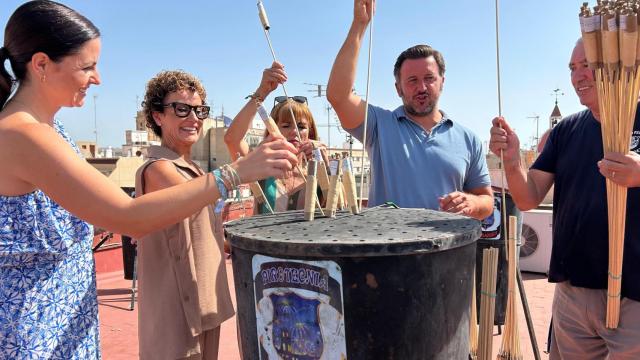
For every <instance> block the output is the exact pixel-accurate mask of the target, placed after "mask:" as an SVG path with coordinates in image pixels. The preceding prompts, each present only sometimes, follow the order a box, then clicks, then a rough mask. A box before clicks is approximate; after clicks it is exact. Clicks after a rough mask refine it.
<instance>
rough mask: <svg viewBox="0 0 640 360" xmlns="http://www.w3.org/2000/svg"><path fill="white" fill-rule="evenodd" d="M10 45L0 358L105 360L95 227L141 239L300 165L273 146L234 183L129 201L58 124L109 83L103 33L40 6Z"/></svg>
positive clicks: (6, 51) (212, 182)
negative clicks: (61, 114) (103, 76)
mask: <svg viewBox="0 0 640 360" xmlns="http://www.w3.org/2000/svg"><path fill="white" fill-rule="evenodd" d="M4 34H5V35H4V44H3V46H1V47H0V107H1V108H2V110H1V111H0V164H2V171H0V359H99V358H100V351H99V335H98V303H97V297H96V283H95V270H94V269H95V266H94V261H93V254H92V252H91V247H92V239H93V230H92V225H90V224H94V225H96V226H99V227H102V228H105V229H109V230H111V231H114V232H117V233H122V234H128V235H131V236H133V237H137V238H139V237H141V236H143V235H145V234H147V233H149V232H151V231H155V230H157V229H161V228H163V227H166V226H168V225H170V224H175V223H176V222H179V221H182V219H184V218H187V217H189V216H191V215H192V214H194V213H196V212H198V211H201V210H202V209H203V208H204V207H206V206H208V205H210V204H212V203H214V202H215V201H216V200H218V199H219V198H221V197H224V195H225V194H226V192H227V190H228V189H230V188H231V187H232V185H233V184H234V183H237V182H246V181H255V180H258V179H261V178H265V177H268V176H282V175H283V174H284V173H285V172H286V171H288V170H290V169H291V168H292V167H293V166H295V165H296V164H297V158H296V155H295V153H296V152H297V150H296V149H295V148H293V147H292V146H291V145H290V144H288V143H286V141H284V140H279V141H271V142H266V143H264V144H263V145H261V146H260V147H259V148H258V149H257V151H254V152H252V154H249V155H247V156H246V157H244V158H242V159H239V160H238V161H235V162H234V163H233V164H231V165H230V166H231V168H232V169H233V170H232V171H229V172H227V173H225V174H222V173H220V172H218V173H215V174H214V173H209V174H203V175H202V176H198V177H197V178H195V179H193V180H191V181H188V182H184V183H182V184H180V185H177V186H174V187H171V188H167V189H163V190H158V191H154V192H152V193H149V194H148V195H142V196H140V197H138V198H135V199H131V198H130V197H129V196H128V195H127V194H126V193H125V192H124V191H122V190H121V189H120V188H118V187H117V186H116V185H115V184H114V183H113V182H112V181H111V180H109V179H107V178H106V177H105V176H104V175H102V174H101V173H100V172H99V171H98V170H96V169H95V168H94V167H93V166H91V165H89V164H88V163H87V162H86V161H85V160H84V159H82V158H81V156H80V153H79V151H78V149H77V147H76V146H75V144H74V143H73V141H72V140H71V139H70V137H69V136H68V134H67V133H66V132H65V130H64V128H63V126H62V124H61V123H60V121H59V120H57V119H55V115H56V113H57V112H58V110H60V108H61V107H80V106H82V105H83V104H84V100H85V97H86V94H87V90H88V89H89V88H90V87H91V86H92V85H98V84H100V76H99V74H98V70H97V63H98V58H99V55H100V32H99V30H98V29H97V28H96V27H95V26H94V25H93V23H91V21H89V20H88V19H86V18H85V17H83V16H82V15H80V14H79V13H77V12H76V11H74V10H72V9H70V8H68V7H67V6H64V5H62V4H59V3H56V2H52V1H46V0H35V1H29V2H26V3H24V4H23V5H21V6H20V7H18V8H17V9H16V10H15V12H14V13H13V14H12V15H11V17H10V18H9V20H8V22H7V25H6V27H5V32H4ZM7 66H9V67H10V68H11V70H12V73H13V74H14V76H13V77H12V76H11V75H10V74H9V72H8V71H7V68H6V67H7ZM176 101H177V100H176ZM165 104H166V103H165ZM196 111H198V110H197V109H196ZM199 112H200V113H202V109H200V110H199ZM183 131H186V132H189V131H190V129H185V130H183ZM229 173H232V174H235V175H233V176H236V177H239V179H237V178H232V177H233V176H231V175H229ZM180 256H182V254H180ZM185 256H186V255H185ZM178 260H179V259H178V258H177V257H176V258H175V259H174V262H177V261H178ZM180 261H182V258H180ZM167 266H170V265H169V264H167ZM193 335H195V334H193ZM163 355H164V354H159V355H158V357H160V356H163ZM158 357H156V358H158Z"/></svg>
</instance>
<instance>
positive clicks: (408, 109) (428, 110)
mask: <svg viewBox="0 0 640 360" xmlns="http://www.w3.org/2000/svg"><path fill="white" fill-rule="evenodd" d="M434 107H435V106H433V105H430V106H427V108H426V109H424V111H417V110H416V109H415V108H414V107H413V106H411V105H409V104H404V111H405V112H406V113H407V114H409V115H412V116H417V117H423V116H428V115H431V113H432V112H433V108H434Z"/></svg>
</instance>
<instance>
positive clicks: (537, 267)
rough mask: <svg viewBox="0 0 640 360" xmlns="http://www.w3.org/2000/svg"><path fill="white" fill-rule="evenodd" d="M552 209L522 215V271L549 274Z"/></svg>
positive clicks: (527, 212) (536, 210) (531, 211)
mask: <svg viewBox="0 0 640 360" xmlns="http://www.w3.org/2000/svg"><path fill="white" fill-rule="evenodd" d="M552 215H553V211H552V210H551V209H540V208H538V209H534V210H529V211H525V212H523V213H522V236H521V242H522V246H520V270H522V271H530V272H537V273H545V274H547V273H549V262H550V260H551V238H552V235H551V223H552Z"/></svg>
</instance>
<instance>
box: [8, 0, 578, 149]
mask: <svg viewBox="0 0 640 360" xmlns="http://www.w3.org/2000/svg"><path fill="white" fill-rule="evenodd" d="M63 2H64V3H65V4H67V5H68V6H70V7H72V8H74V9H76V10H77V11H79V12H80V13H82V14H83V15H85V16H86V17H88V18H89V19H90V20H91V21H93V22H94V23H95V24H96V25H97V26H98V27H99V28H100V30H101V32H102V44H103V45H102V55H101V59H100V63H99V70H100V72H101V76H102V85H100V86H97V87H92V88H91V90H90V92H89V95H88V96H87V102H86V103H85V106H84V107H83V108H79V109H78V108H74V109H63V110H62V111H60V113H59V114H58V118H59V119H61V120H62V121H63V122H64V123H65V125H66V127H67V129H68V130H69V132H70V133H71V135H72V136H73V137H74V138H75V139H76V140H91V139H93V138H94V134H93V127H94V125H93V124H94V112H93V95H94V94H95V95H97V96H98V97H97V122H98V137H99V143H100V146H106V145H112V146H120V145H121V144H122V143H124V131H125V130H126V129H131V128H133V127H134V124H135V123H134V117H135V112H136V109H137V104H136V101H137V102H140V101H141V99H142V96H143V95H144V86H145V83H146V81H147V80H149V79H150V78H151V77H152V76H153V75H155V74H156V73H157V72H159V71H161V70H168V69H183V70H186V71H188V72H191V73H193V74H194V75H196V76H198V77H199V78H200V79H201V80H202V82H203V84H204V85H205V87H206V89H207V91H208V98H209V103H212V105H213V112H214V113H215V114H216V115H218V114H220V112H221V110H222V107H223V106H224V112H225V115H228V116H231V117H233V116H234V115H235V114H236V113H237V112H238V111H239V110H240V108H241V107H242V106H243V105H244V103H245V100H244V97H245V96H246V95H248V94H250V93H252V92H253V91H254V90H255V88H256V87H257V86H258V83H259V81H260V77H261V74H262V70H263V69H264V68H265V67H268V66H270V64H271V61H272V59H271V53H270V52H269V48H268V46H267V42H266V40H265V37H264V34H263V31H262V28H261V25H260V21H259V19H258V14H257V7H256V2H255V1H253V0H235V1H223V0H206V1H205V0H186V1H182V2H176V1H163V0H155V1H150V0H130V1H122V0H109V1H100V0H69V1H63ZM2 3H3V5H2V7H1V9H0V23H1V24H2V25H1V26H2V29H1V31H2V36H3V37H4V26H5V25H6V22H7V19H8V18H9V16H10V15H11V13H12V12H13V11H14V10H15V8H16V7H17V6H19V4H21V3H23V1H16V0H2ZM581 3H582V2H581V1H551V0H539V1H536V2H524V1H516V0H510V1H501V2H500V51H501V78H502V103H503V114H504V115H505V116H506V117H507V119H508V120H509V121H510V122H511V123H512V124H513V126H514V127H515V128H516V132H517V133H518V135H519V136H520V139H521V142H522V143H531V141H532V139H531V137H532V136H534V135H535V121H534V120H533V119H529V118H527V117H530V116H533V115H536V114H537V115H539V116H540V129H541V130H540V132H542V131H543V130H544V129H545V128H546V126H547V124H548V117H549V115H550V113H551V110H552V108H553V104H554V97H553V96H552V95H551V94H552V92H553V91H552V90H553V89H555V88H560V89H561V90H562V92H563V93H564V96H561V97H560V98H559V106H560V110H561V111H562V114H563V115H568V114H570V113H573V112H576V111H579V110H581V109H583V107H582V106H581V105H580V104H579V102H578V99H577V97H576V95H575V93H574V91H573V88H572V87H571V82H570V79H569V71H568V67H567V64H568V61H569V57H570V54H571V50H572V48H573V46H574V44H575V41H576V39H577V38H578V37H579V36H580V31H579V23H578V16H577V14H578V11H579V7H580V5H581ZM264 6H265V8H266V11H267V14H268V17H269V20H270V23H271V27H272V28H271V38H272V42H273V46H274V48H275V52H276V55H277V56H278V60H280V61H281V62H282V63H283V64H284V65H285V68H286V70H287V72H288V76H289V81H288V83H287V84H286V87H287V91H288V93H289V95H306V96H308V97H309V105H310V107H311V110H312V112H313V114H314V116H315V118H316V121H318V122H319V124H320V125H326V124H327V111H326V110H325V107H326V105H327V101H326V99H325V98H324V97H323V98H313V97H312V96H314V95H315V94H314V93H312V92H309V90H312V89H313V87H312V86H309V85H305V84H304V83H320V84H326V83H327V79H328V77H329V72H330V70H331V66H332V64H333V60H334V58H335V55H336V54H337V52H338V50H339V48H340V46H341V45H342V42H343V41H344V38H345V36H346V33H347V30H348V27H349V25H350V23H351V19H352V14H353V1H350V0H324V1H294V0H264ZM494 9H495V8H494V1H493V0H475V1H471V0H463V1H444V0H440V1H424V0H423V1H418V0H396V1H389V0H380V1H378V4H377V12H376V15H375V18H374V34H373V60H372V75H371V92H370V101H371V103H373V104H376V105H379V106H383V107H387V108H395V107H397V106H398V105H400V104H401V101H400V99H399V98H398V97H397V95H396V92H395V89H394V85H393V82H394V79H393V75H392V69H393V64H394V62H395V59H396V57H397V56H398V54H399V53H400V52H401V51H403V50H404V49H406V48H408V47H410V46H412V45H415V44H418V43H426V44H429V45H431V46H433V47H435V48H436V49H438V50H440V51H441V52H442V53H443V54H444V57H445V61H446V63H447V71H446V74H445V76H446V80H445V85H444V91H443V94H442V96H441V98H440V107H441V108H442V109H443V110H444V111H446V112H447V114H448V115H449V116H450V117H451V118H452V119H454V121H459V122H460V123H461V124H463V125H465V126H467V127H469V128H470V129H471V130H473V131H474V132H475V133H476V134H477V135H478V136H480V138H481V139H482V140H483V141H484V140H487V139H488V137H489V136H488V133H489V127H490V124H491V119H492V118H493V116H494V115H496V114H497V112H498V106H497V92H496V63H495V10H494ZM367 46H368V36H367V39H366V40H365V43H364V46H363V49H362V51H361V57H360V61H359V68H358V76H357V81H356V91H357V92H358V93H359V94H362V95H363V96H364V93H365V87H366V69H367V48H366V47H367ZM282 94H283V93H282V89H281V88H279V89H277V90H276V91H275V92H274V93H273V94H272V96H271V97H270V98H269V99H268V100H267V104H269V105H271V104H272V102H273V99H272V98H273V96H277V95H282ZM330 119H331V122H332V124H337V123H338V122H337V119H336V118H335V115H334V114H333V113H331V115H330ZM320 135H321V136H322V138H323V139H324V140H325V142H326V141H327V127H321V128H320ZM344 138H345V133H344V131H342V132H339V131H338V129H337V128H335V127H332V132H331V143H332V145H335V144H336V143H337V142H338V141H343V140H344Z"/></svg>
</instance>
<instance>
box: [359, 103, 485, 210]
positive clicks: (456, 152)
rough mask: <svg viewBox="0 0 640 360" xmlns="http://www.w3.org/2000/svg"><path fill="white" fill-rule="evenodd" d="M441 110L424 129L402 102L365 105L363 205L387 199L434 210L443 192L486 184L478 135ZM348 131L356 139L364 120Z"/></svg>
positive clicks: (360, 138)
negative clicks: (367, 167)
mask: <svg viewBox="0 0 640 360" xmlns="http://www.w3.org/2000/svg"><path fill="white" fill-rule="evenodd" d="M441 113H442V121H440V122H439V123H438V124H437V125H436V126H434V127H433V128H432V129H431V131H430V132H427V131H425V130H424V129H423V128H422V126H420V125H418V124H417V123H415V122H413V120H411V119H409V118H408V117H407V116H406V114H405V112H404V107H403V106H400V107H398V108H397V109H395V110H394V111H390V110H386V109H383V108H380V107H377V106H373V105H369V117H368V119H367V153H368V154H369V159H370V161H371V177H372V179H371V187H370V189H369V206H376V205H379V204H382V203H384V202H386V201H393V202H394V203H396V204H398V205H399V206H401V207H407V208H428V209H434V210H438V208H439V206H440V204H439V202H438V198H439V197H441V196H443V195H446V194H449V193H451V192H454V191H467V192H468V191H469V190H471V189H477V188H481V187H485V186H490V184H491V180H490V178H489V171H488V169H487V162H486V160H485V156H484V154H483V151H482V143H481V142H480V139H478V137H477V136H476V135H475V134H473V133H472V132H471V131H470V130H469V129H467V128H465V127H464V126H462V125H460V124H459V123H456V122H454V121H453V120H451V119H450V118H449V117H448V116H447V115H446V114H445V113H444V112H441ZM348 131H349V133H351V134H352V135H353V136H354V137H355V138H356V139H358V140H360V141H362V137H363V135H364V123H363V124H362V125H360V126H359V127H357V128H355V129H351V130H348Z"/></svg>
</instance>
